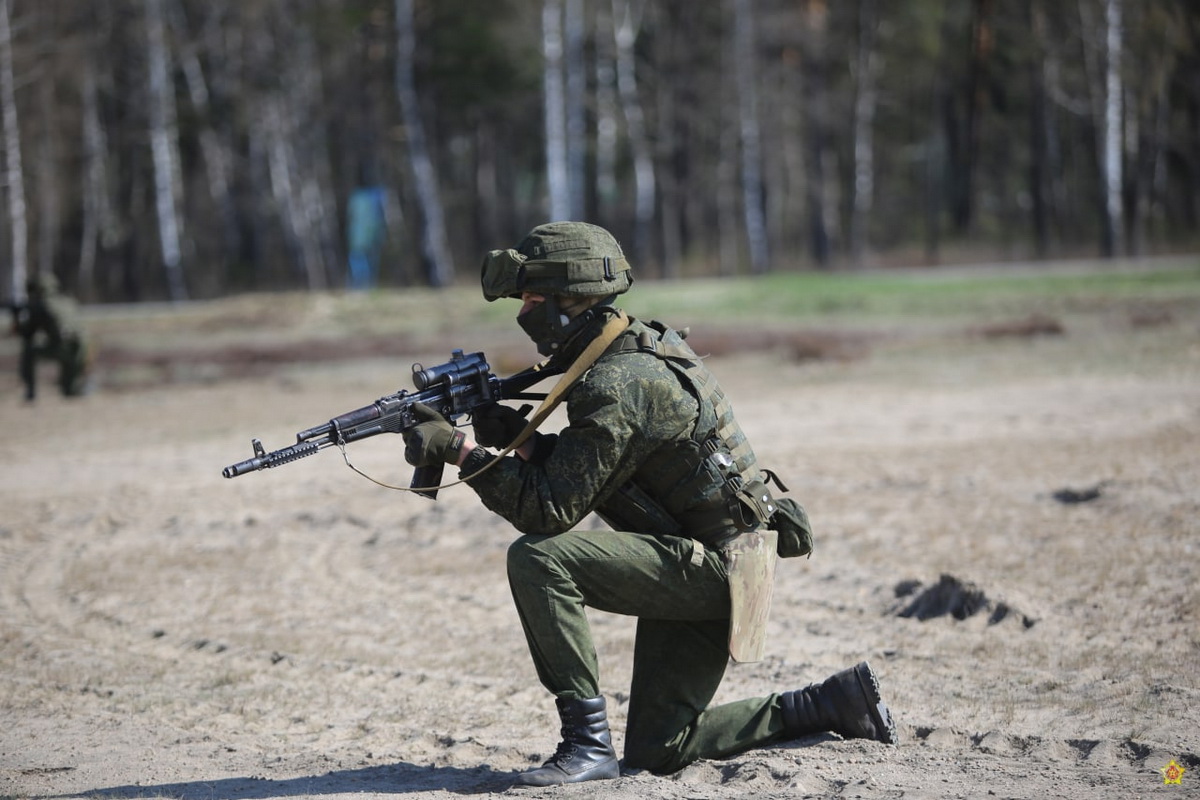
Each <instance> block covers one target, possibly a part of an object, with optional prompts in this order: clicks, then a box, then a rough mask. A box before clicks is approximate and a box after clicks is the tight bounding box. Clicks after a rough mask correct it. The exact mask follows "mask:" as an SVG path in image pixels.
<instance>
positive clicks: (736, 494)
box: [616, 322, 765, 543]
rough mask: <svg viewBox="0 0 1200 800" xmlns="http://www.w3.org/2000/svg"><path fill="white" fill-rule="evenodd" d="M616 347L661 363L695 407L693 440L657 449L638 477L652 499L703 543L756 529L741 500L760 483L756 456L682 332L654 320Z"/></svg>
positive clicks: (711, 377)
mask: <svg viewBox="0 0 1200 800" xmlns="http://www.w3.org/2000/svg"><path fill="white" fill-rule="evenodd" d="M656 334H657V335H656ZM616 347H617V348H618V349H619V351H620V352H649V353H653V354H654V355H656V356H657V357H658V358H660V359H662V361H663V362H664V363H665V364H666V365H667V366H668V367H669V368H670V369H671V371H672V372H674V373H675V374H676V375H677V376H678V378H679V380H680V382H681V384H682V385H683V386H684V387H685V388H686V389H687V390H688V391H689V392H690V393H691V394H692V395H693V396H694V397H695V398H696V400H697V406H698V416H697V419H696V424H695V427H694V428H693V430H692V433H691V436H690V438H689V439H687V440H682V441H678V442H675V443H674V444H672V445H669V446H664V447H662V448H660V449H659V450H658V451H657V452H655V453H654V454H653V455H652V456H651V457H650V458H649V459H648V460H647V462H646V463H645V464H643V466H642V468H641V469H640V470H639V471H638V472H639V474H638V476H637V477H635V479H634V480H635V481H637V482H639V483H644V484H645V485H646V488H647V489H651V487H652V486H653V487H655V489H653V490H652V491H651V494H653V495H654V496H655V498H656V499H657V500H658V502H659V503H661V505H662V506H663V508H664V509H665V510H666V511H667V512H668V513H670V514H672V515H674V516H675V517H676V518H677V519H679V520H680V522H681V523H683V524H684V526H685V527H686V528H688V530H689V532H690V534H691V535H692V536H694V537H695V538H698V539H700V540H701V541H705V540H706V537H707V536H708V534H710V533H711V534H712V535H714V536H717V537H723V536H725V535H728V534H729V532H730V531H733V530H734V529H735V528H736V529H741V530H745V529H749V528H753V527H755V526H756V525H757V524H758V522H759V521H760V520H759V519H753V520H752V519H749V518H747V517H746V515H745V513H744V510H743V504H744V502H745V501H744V500H742V499H740V498H741V496H742V495H743V494H745V493H746V492H745V490H746V487H748V486H761V485H762V484H761V482H760V481H759V476H758V470H757V468H756V460H755V456H754V451H753V450H752V449H751V447H750V443H749V441H748V440H747V439H746V436H745V434H744V433H743V432H742V430H741V427H740V426H739V425H738V424H737V421H736V420H735V418H734V416H733V409H732V406H731V405H730V403H729V400H728V398H727V397H726V396H725V393H724V391H722V389H721V387H720V385H719V384H718V382H717V379H716V378H715V377H714V376H713V374H712V373H711V372H709V371H708V370H707V369H706V368H705V367H704V366H703V364H702V363H701V361H700V357H699V356H697V355H696V353H695V352H694V351H693V350H692V349H691V348H690V347H688V346H687V344H686V343H684V341H683V338H682V337H681V336H680V334H679V333H677V332H675V331H673V330H671V329H669V328H667V327H666V326H663V325H661V324H660V323H657V322H651V323H648V324H647V325H646V326H645V328H644V329H643V330H641V331H638V332H637V334H636V335H632V336H628V335H627V336H625V337H623V338H622V339H621V340H620V341H619V343H618V344H617V345H616ZM764 488H765V487H764ZM754 516H755V517H759V516H760V515H758V514H757V513H756V514H755V515H754ZM708 543H713V542H711V541H710V542H708Z"/></svg>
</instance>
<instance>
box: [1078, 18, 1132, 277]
mask: <svg viewBox="0 0 1200 800" xmlns="http://www.w3.org/2000/svg"><path fill="white" fill-rule="evenodd" d="M1089 1H1090V0H1079V19H1080V25H1081V30H1082V37H1081V38H1082V40H1083V55H1084V59H1083V60H1084V66H1085V69H1086V72H1087V77H1088V95H1089V97H1090V100H1091V109H1092V122H1093V124H1094V127H1095V131H1096V172H1097V175H1098V176H1099V184H1100V196H1099V208H1100V250H1101V253H1103V255H1104V256H1106V257H1108V258H1112V257H1113V256H1116V255H1118V254H1120V253H1121V252H1122V251H1123V236H1122V233H1123V231H1122V228H1123V225H1124V223H1123V217H1124V215H1123V214H1122V208H1121V180H1122V179H1121V117H1122V114H1123V110H1122V106H1121V38H1122V34H1121V5H1120V0H1101V3H1102V4H1103V12H1104V13H1103V22H1101V21H1098V20H1096V19H1095V18H1094V17H1093V15H1092V8H1091V6H1089V5H1088V3H1089Z"/></svg>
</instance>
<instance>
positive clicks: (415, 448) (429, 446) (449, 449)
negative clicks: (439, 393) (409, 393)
mask: <svg viewBox="0 0 1200 800" xmlns="http://www.w3.org/2000/svg"><path fill="white" fill-rule="evenodd" d="M413 416H415V417H416V418H417V419H419V420H421V422H420V424H418V425H414V426H413V427H411V428H409V429H408V430H406V431H404V433H402V434H401V435H402V436H403V437H404V460H405V461H407V462H408V463H409V464H412V465H413V466H414V467H432V466H433V465H435V464H440V463H442V462H445V463H447V464H457V463H458V456H459V452H460V451H461V450H462V446H463V442H464V441H466V438H467V437H466V435H465V434H464V433H463V432H462V431H460V430H458V429H457V428H455V427H454V426H453V425H451V424H450V423H449V422H448V421H447V420H446V418H445V417H443V416H442V415H441V414H439V413H438V412H436V411H434V410H433V409H432V408H430V407H429V406H427V405H425V404H424V403H414V404H413Z"/></svg>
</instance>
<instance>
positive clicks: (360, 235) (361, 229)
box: [346, 186, 387, 289]
mask: <svg viewBox="0 0 1200 800" xmlns="http://www.w3.org/2000/svg"><path fill="white" fill-rule="evenodd" d="M386 202H387V200H386V197H385V194H384V191H383V188H382V187H379V186H364V187H361V188H359V189H355V190H354V191H353V192H352V193H351V194H350V199H349V201H348V202H347V204H346V217H347V224H346V232H347V240H348V241H347V249H348V250H349V253H350V283H349V286H350V288H351V289H370V288H371V287H372V286H374V285H375V280H376V275H377V274H378V271H379V254H380V252H381V251H382V249H383V240H384V237H385V236H386V234H387V209H386V207H385V203H386Z"/></svg>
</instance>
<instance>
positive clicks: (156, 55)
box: [145, 0, 188, 302]
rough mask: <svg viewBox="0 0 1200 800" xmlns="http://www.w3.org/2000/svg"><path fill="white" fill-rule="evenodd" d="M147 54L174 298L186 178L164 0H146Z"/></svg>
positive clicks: (179, 282) (162, 230) (162, 239)
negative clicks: (181, 161) (181, 207)
mask: <svg viewBox="0 0 1200 800" xmlns="http://www.w3.org/2000/svg"><path fill="white" fill-rule="evenodd" d="M145 9H146V56H147V61H148V66H149V70H148V72H149V80H150V83H149V97H150V103H149V105H150V148H151V153H152V155H153V157H154V196H155V207H156V209H157V212H158V238H159V247H160V249H161V252H162V260H163V268H164V270H165V271H166V278H167V294H168V296H169V297H170V298H171V300H173V301H176V302H178V301H181V300H186V299H187V296H188V294H187V285H186V283H185V282H184V279H183V253H182V245H181V242H182V239H183V220H182V218H181V217H180V213H179V206H180V202H181V198H182V197H183V188H182V183H183V179H182V176H181V173H180V168H179V130H178V127H177V126H176V122H175V119H176V116H175V92H174V88H173V86H172V82H171V64H170V54H169V52H168V50H167V37H166V30H165V27H166V26H165V25H164V24H163V8H162V0H145Z"/></svg>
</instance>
